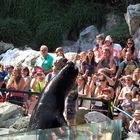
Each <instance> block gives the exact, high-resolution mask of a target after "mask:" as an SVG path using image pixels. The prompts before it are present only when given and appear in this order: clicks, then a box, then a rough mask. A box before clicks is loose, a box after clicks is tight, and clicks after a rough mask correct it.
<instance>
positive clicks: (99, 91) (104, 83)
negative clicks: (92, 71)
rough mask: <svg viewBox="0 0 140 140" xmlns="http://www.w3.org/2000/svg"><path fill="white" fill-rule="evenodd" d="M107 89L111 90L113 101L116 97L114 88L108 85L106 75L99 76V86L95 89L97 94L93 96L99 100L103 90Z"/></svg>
mask: <svg viewBox="0 0 140 140" xmlns="http://www.w3.org/2000/svg"><path fill="white" fill-rule="evenodd" d="M105 88H110V90H111V95H112V97H111V98H112V99H113V97H114V90H113V88H112V87H110V86H109V84H108V80H107V78H106V76H105V75H99V76H98V83H97V86H96V88H95V92H94V93H93V96H94V97H95V98H98V97H100V96H101V95H102V90H103V89H105Z"/></svg>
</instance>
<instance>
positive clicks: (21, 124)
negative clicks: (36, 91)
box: [9, 116, 30, 133]
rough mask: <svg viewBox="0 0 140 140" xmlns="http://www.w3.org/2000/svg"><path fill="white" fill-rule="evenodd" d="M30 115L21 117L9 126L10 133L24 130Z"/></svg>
mask: <svg viewBox="0 0 140 140" xmlns="http://www.w3.org/2000/svg"><path fill="white" fill-rule="evenodd" d="M29 121H30V117H29V116H26V117H21V118H19V119H18V120H17V121H16V122H15V123H14V124H13V125H11V126H10V130H9V131H10V133H14V132H22V131H26V130H27V127H28V125H29Z"/></svg>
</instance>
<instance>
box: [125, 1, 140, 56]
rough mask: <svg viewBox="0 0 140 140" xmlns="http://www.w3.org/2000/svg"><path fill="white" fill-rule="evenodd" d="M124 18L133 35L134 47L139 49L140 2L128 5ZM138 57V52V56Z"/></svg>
mask: <svg viewBox="0 0 140 140" xmlns="http://www.w3.org/2000/svg"><path fill="white" fill-rule="evenodd" d="M125 20H126V22H127V24H128V27H129V32H130V34H131V35H132V36H133V39H134V42H135V47H136V48H138V49H139V50H140V4H136V5H129V6H128V7H127V13H126V14H125ZM138 57H139V58H140V54H139V56H138Z"/></svg>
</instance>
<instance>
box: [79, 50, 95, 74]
mask: <svg viewBox="0 0 140 140" xmlns="http://www.w3.org/2000/svg"><path fill="white" fill-rule="evenodd" d="M95 66H96V63H95V61H94V53H93V51H92V50H88V52H87V57H86V60H85V61H83V62H82V64H81V72H82V73H83V75H85V76H91V75H92V74H93V73H94V71H95Z"/></svg>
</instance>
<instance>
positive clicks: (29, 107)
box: [25, 94, 38, 116]
mask: <svg viewBox="0 0 140 140" xmlns="http://www.w3.org/2000/svg"><path fill="white" fill-rule="evenodd" d="M37 101H38V99H37V97H36V95H34V94H32V95H31V97H30V99H29V100H28V101H27V102H26V103H25V109H26V113H25V114H27V115H28V116H31V115H32V112H33V110H34V107H35V105H36V103H37Z"/></svg>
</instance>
